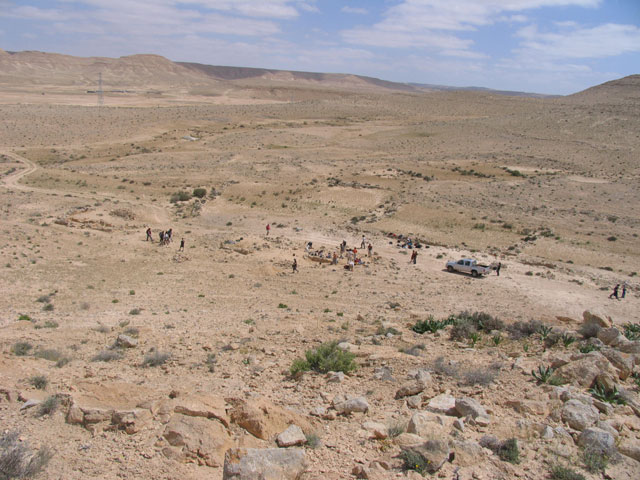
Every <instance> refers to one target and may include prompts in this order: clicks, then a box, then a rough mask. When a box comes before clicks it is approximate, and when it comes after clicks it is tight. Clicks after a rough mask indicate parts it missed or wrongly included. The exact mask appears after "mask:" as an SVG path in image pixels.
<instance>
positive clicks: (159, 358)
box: [142, 350, 171, 367]
mask: <svg viewBox="0 0 640 480" xmlns="http://www.w3.org/2000/svg"><path fill="white" fill-rule="evenodd" d="M170 357H171V355H169V354H168V353H163V352H159V351H157V350H153V351H151V352H149V353H147V354H146V355H145V356H144V360H143V361H142V366H143V367H159V366H160V365H162V364H164V363H165V362H166V361H167V360H169V358H170Z"/></svg>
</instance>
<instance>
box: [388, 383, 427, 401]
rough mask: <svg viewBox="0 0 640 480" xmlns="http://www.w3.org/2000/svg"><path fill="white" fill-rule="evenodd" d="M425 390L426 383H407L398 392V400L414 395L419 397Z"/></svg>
mask: <svg viewBox="0 0 640 480" xmlns="http://www.w3.org/2000/svg"><path fill="white" fill-rule="evenodd" d="M424 388H425V385H424V383H422V382H419V381H417V380H416V381H413V382H411V383H406V384H404V385H403V386H401V387H400V388H399V389H398V390H397V391H396V397H395V398H396V400H397V399H398V398H403V397H409V396H412V395H417V394H418V393H420V392H422V391H423V390H424Z"/></svg>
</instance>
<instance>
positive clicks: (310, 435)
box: [304, 432, 322, 448]
mask: <svg viewBox="0 0 640 480" xmlns="http://www.w3.org/2000/svg"><path fill="white" fill-rule="evenodd" d="M304 436H305V438H306V439H307V447H309V448H319V447H320V446H321V445H322V441H321V440H320V436H319V435H318V434H317V433H315V432H306V433H305V434H304Z"/></svg>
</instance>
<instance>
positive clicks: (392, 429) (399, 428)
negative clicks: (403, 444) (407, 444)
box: [387, 422, 407, 438]
mask: <svg viewBox="0 0 640 480" xmlns="http://www.w3.org/2000/svg"><path fill="white" fill-rule="evenodd" d="M406 429H407V424H406V423H404V422H396V423H392V424H391V425H389V426H388V427H387V433H388V435H389V438H395V437H397V436H399V435H401V434H403V433H404V432H405V430H406Z"/></svg>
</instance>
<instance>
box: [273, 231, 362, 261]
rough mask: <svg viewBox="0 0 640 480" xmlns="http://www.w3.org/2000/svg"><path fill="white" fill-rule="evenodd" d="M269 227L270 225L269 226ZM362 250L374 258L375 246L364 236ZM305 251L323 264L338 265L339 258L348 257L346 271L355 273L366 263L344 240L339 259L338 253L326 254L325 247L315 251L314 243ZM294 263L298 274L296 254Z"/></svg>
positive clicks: (307, 246)
mask: <svg viewBox="0 0 640 480" xmlns="http://www.w3.org/2000/svg"><path fill="white" fill-rule="evenodd" d="M267 226H268V225H267ZM267 235H269V229H267ZM360 248H361V249H362V250H365V249H366V251H367V256H368V257H370V258H371V257H372V256H373V245H372V244H371V242H367V239H366V237H365V236H364V235H363V236H362V242H360ZM304 249H305V252H306V254H307V255H308V256H309V257H312V258H314V259H320V261H322V262H330V263H331V265H337V264H338V258H344V257H346V260H347V263H346V265H345V266H344V268H345V270H350V271H353V269H354V267H355V266H356V265H364V261H363V259H362V257H359V256H358V249H357V248H356V247H353V248H347V241H346V240H343V241H342V243H340V256H339V257H338V252H337V251H335V252H333V253H332V252H325V250H324V247H321V248H319V249H316V250H314V248H313V242H306V243H305V245H304ZM293 257H294V258H293V263H292V265H291V267H292V269H293V273H297V272H298V260H297V258H296V256H295V254H294V255H293Z"/></svg>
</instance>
